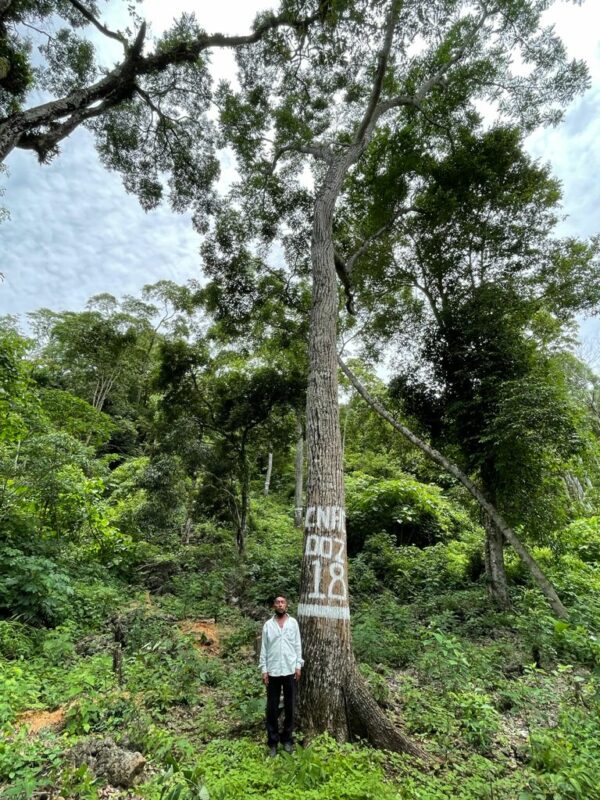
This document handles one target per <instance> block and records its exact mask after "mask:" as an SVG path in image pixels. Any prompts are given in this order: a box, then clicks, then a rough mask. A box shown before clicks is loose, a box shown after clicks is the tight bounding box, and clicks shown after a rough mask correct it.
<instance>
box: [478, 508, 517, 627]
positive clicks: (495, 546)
mask: <svg viewBox="0 0 600 800" xmlns="http://www.w3.org/2000/svg"><path fill="white" fill-rule="evenodd" d="M483 527H484V530H485V574H486V579H487V588H488V595H489V598H490V600H491V601H492V603H493V604H494V605H495V606H497V607H498V608H499V609H501V610H503V611H507V610H508V609H509V608H510V607H511V603H510V597H509V594H508V581H507V578H506V569H505V566H504V537H503V536H502V533H501V532H500V531H499V530H498V528H497V527H496V526H495V525H494V523H493V521H492V519H491V518H490V516H489V514H487V513H484V515H483Z"/></svg>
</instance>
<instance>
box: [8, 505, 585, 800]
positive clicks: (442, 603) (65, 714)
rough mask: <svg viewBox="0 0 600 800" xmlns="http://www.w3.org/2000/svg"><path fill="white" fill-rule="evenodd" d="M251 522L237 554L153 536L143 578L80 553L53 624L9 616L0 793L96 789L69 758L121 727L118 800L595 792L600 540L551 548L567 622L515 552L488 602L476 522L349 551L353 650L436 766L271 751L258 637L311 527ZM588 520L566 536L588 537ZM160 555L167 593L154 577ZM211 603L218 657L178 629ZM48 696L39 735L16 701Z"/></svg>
mask: <svg viewBox="0 0 600 800" xmlns="http://www.w3.org/2000/svg"><path fill="white" fill-rule="evenodd" d="M254 518H255V519H256V523H255V525H254V528H253V532H252V536H251V537H249V542H248V551H247V554H246V556H245V559H244V561H243V563H242V565H241V567H240V566H239V562H238V560H237V556H236V554H235V551H234V548H233V547H229V548H228V547H227V544H226V540H225V531H223V530H221V529H219V528H218V527H215V526H213V527H212V528H211V527H210V526H205V527H204V528H203V529H202V530H201V531H200V533H199V534H198V536H197V537H196V538H194V540H193V541H192V542H190V544H189V545H188V546H180V545H178V546H177V547H175V548H168V547H164V548H161V547H159V546H158V545H156V544H155V545H153V546H152V547H151V548H147V549H146V550H145V556H144V558H145V559H146V560H145V561H144V562H143V568H142V569H139V570H138V572H137V574H138V580H137V582H136V583H131V582H127V581H125V580H124V579H123V577H122V576H119V572H118V570H117V571H116V572H115V571H114V570H113V572H112V577H111V574H109V573H107V574H106V576H105V578H104V580H102V579H101V578H100V577H98V575H96V577H95V578H94V579H91V578H88V580H87V581H85V580H83V576H81V575H80V576H79V579H78V577H77V574H76V571H74V570H73V568H72V567H71V568H70V572H71V574H70V575H69V581H70V584H71V586H72V589H73V591H72V593H71V594H69V595H68V596H67V597H66V599H65V602H66V603H67V605H66V606H65V610H63V612H62V621H61V623H60V624H58V625H56V626H54V627H48V626H46V627H44V626H39V625H34V624H32V623H31V621H30V622H27V621H25V620H24V619H14V618H13V619H4V620H1V621H0V681H1V683H2V693H1V700H0V724H1V725H2V740H1V742H0V786H2V789H1V795H2V797H6V798H33V797H41V796H47V797H53V796H55V797H56V796H58V795H61V796H63V797H73V798H85V799H86V800H96V798H98V797H99V796H100V795H99V792H100V790H101V789H102V786H103V784H102V781H100V780H98V779H96V778H95V777H94V776H93V774H92V773H91V772H90V771H89V770H87V769H86V768H81V767H79V768H74V767H72V766H69V765H68V763H67V761H66V760H65V758H64V753H65V751H66V750H68V748H69V747H70V746H72V745H73V744H74V743H75V742H77V741H80V740H81V739H84V738H86V737H89V736H98V737H104V736H111V737H113V738H114V739H115V740H117V741H118V742H121V743H124V744H125V745H127V746H128V747H132V748H134V749H138V750H140V751H141V752H142V753H143V754H144V756H145V757H146V759H147V762H148V763H147V766H146V770H145V772H144V775H143V777H142V780H141V783H140V784H139V785H137V786H136V787H135V788H134V789H130V790H125V789H123V790H121V796H122V797H131V796H135V797H143V798H148V799H149V800H153V799H154V798H155V799H156V800H177V799H178V798H210V800H229V799H230V798H231V800H233V799H234V798H235V799H236V800H237V798H246V797H247V798H254V797H255V798H271V800H288V798H289V800H292V799H293V800H309V798H310V799H311V800H312V798H315V799H316V798H319V800H337V799H338V798H339V800H342V798H344V799H345V800H368V798H373V800H375V799H376V798H377V799H379V798H382V799H383V800H386V799H387V798H390V800H391V799H392V798H396V799H400V798H411V799H412V800H417V799H418V800H438V798H440V800H441V798H464V799H465V800H467V798H473V800H475V798H522V800H526V799H531V800H538V799H539V800H545V799H546V798H556V799H557V800H558V798H569V800H584V798H585V800H590V799H592V800H593V798H594V797H599V796H600V794H599V793H598V788H597V787H598V786H600V691H599V688H600V683H599V680H600V640H599V639H598V638H596V633H595V632H594V629H593V628H592V627H591V622H592V620H593V619H594V618H597V615H598V607H597V603H598V600H597V598H598V593H597V592H595V591H589V590H590V589H594V588H595V587H596V588H597V583H594V582H597V581H598V567H597V562H596V560H595V552H594V551H593V538H594V537H593V536H592V537H590V541H589V542H587V543H586V545H585V553H584V554H585V555H586V560H585V561H583V560H582V559H581V555H582V553H581V548H580V550H579V551H576V549H575V548H574V547H569V549H568V552H565V553H564V554H563V555H558V556H557V557H556V559H555V561H554V563H551V562H550V559H548V564H547V567H548V569H549V571H551V573H552V575H553V577H554V578H555V580H556V581H557V583H559V584H562V585H564V586H565V587H567V586H569V587H571V606H572V608H573V619H572V622H570V623H564V622H558V621H556V620H554V619H553V618H552V617H551V615H550V614H549V613H548V611H547V610H546V608H545V606H544V604H543V602H542V600H541V598H540V597H539V596H538V594H537V593H536V592H534V591H533V590H532V589H531V588H529V586H528V585H527V584H526V583H525V581H524V579H523V576H521V575H520V568H519V565H518V564H517V563H513V562H510V561H509V572H510V573H511V575H512V578H513V581H514V585H513V589H512V597H513V603H514V609H513V611H511V612H510V613H509V612H505V613H498V612H496V611H494V610H493V609H492V608H491V607H490V604H489V601H488V599H487V596H486V592H485V587H484V586H483V584H482V582H481V581H480V580H479V579H478V578H474V573H476V569H475V562H476V556H475V553H476V551H477V544H478V543H477V535H478V534H477V531H476V529H473V528H468V529H467V530H465V532H464V536H463V537H462V538H458V539H455V538H454V539H452V540H451V541H449V542H443V541H442V542H438V543H436V544H432V545H430V546H428V547H424V548H416V547H414V546H412V545H406V546H402V545H398V544H396V543H395V542H394V541H393V538H392V537H391V536H390V535H389V534H384V533H381V534H378V535H377V536H372V537H370V539H369V540H368V541H367V542H366V545H365V547H364V549H363V550H362V551H361V553H360V555H358V556H356V557H355V558H354V560H353V564H352V575H351V586H352V588H353V605H354V609H353V610H354V614H353V626H354V628H353V629H354V648H355V652H356V655H357V658H358V660H359V662H360V664H361V670H362V672H363V674H364V675H365V676H366V678H367V680H368V681H369V683H370V685H371V687H372V691H373V693H374V696H375V697H376V698H377V700H378V702H379V703H380V704H381V705H382V706H383V707H384V708H385V709H386V712H387V713H388V714H391V715H392V716H394V717H395V718H397V719H398V721H401V724H403V725H404V727H405V729H406V730H407V732H408V733H409V734H410V735H411V736H413V737H414V738H415V739H418V740H419V741H420V742H421V743H422V744H423V746H424V747H425V748H426V749H427V751H428V752H429V754H430V757H431V761H430V763H429V764H428V765H426V766H425V767H424V766H423V765H419V764H417V763H416V762H415V761H413V760H411V759H409V758H406V757H403V756H399V755H392V754H388V753H380V752H375V751H374V750H372V749H371V748H369V747H367V746H366V745H364V744H361V743H360V742H355V743H353V744H350V745H339V744H337V743H335V742H334V741H332V740H331V739H328V738H327V737H322V738H320V739H318V740H316V741H314V742H311V743H310V744H309V745H308V746H306V747H302V746H300V747H299V748H298V750H297V752H296V753H295V755H294V756H292V757H290V756H288V755H287V754H282V755H281V756H279V757H278V758H277V759H276V761H275V762H274V763H273V762H272V761H269V760H268V759H267V758H266V753H265V747H264V743H263V738H264V734H263V728H262V718H263V712H264V699H263V691H262V686H261V684H260V680H259V677H258V674H257V670H256V667H255V654H254V641H255V637H256V633H257V631H258V629H259V625H260V618H261V615H264V614H266V613H267V612H266V608H265V602H266V599H267V598H268V596H269V594H270V592H271V591H272V587H273V579H274V576H275V575H277V576H278V577H280V578H281V585H282V586H283V589H282V590H285V591H287V592H288V593H289V594H291V595H292V596H293V591H294V586H295V585H297V584H296V581H297V568H298V562H299V546H300V538H299V534H298V532H297V531H295V530H294V529H293V527H292V526H291V524H290V523H289V521H288V516H287V513H286V512H285V510H284V508H283V505H282V503H281V502H280V501H279V500H273V499H265V500H261V501H260V503H257V504H255V506H254ZM584 524H587V523H584V522H581V523H579V526H581V525H584ZM578 530H579V528H578V526H577V525H575V526H571V529H570V533H569V535H570V536H572V537H573V539H574V540H576V541H579V539H578V538H577V537H580V534H579V533H578ZM273 532H276V536H273ZM590 553H591V555H590ZM538 556H539V557H540V558H541V559H543V558H544V552H543V551H540V552H539V553H538ZM137 557H139V553H138V555H137V556H136V558H137ZM165 564H168V569H167V573H166V575H167V577H166V578H165V579H164V581H163V585H162V586H161V590H160V591H159V592H155V591H150V590H149V589H148V586H147V584H148V583H150V584H152V576H153V575H154V574H155V573H154V570H155V569H159V568H160V569H163V568H164V566H165ZM64 569H65V570H66V569H67V567H66V566H65V567H64ZM586 590H588V591H586ZM40 591H42V589H40ZM232 598H233V599H232ZM209 616H210V617H211V618H216V628H215V630H216V631H218V635H219V638H220V641H219V648H218V651H216V648H214V647H212V648H211V646H210V642H208V641H207V640H203V639H202V638H200V640H199V639H198V638H197V637H194V636H193V635H192V634H187V633H185V632H184V631H185V630H186V627H185V624H181V623H182V621H183V620H188V621H189V620H198V619H206V618H207V617H209ZM115 618H119V619H120V620H121V621H122V624H123V625H124V626H125V629H126V636H125V642H124V648H123V664H122V673H123V674H122V682H121V684H119V681H118V677H117V675H116V674H115V672H114V671H113V669H112V654H113V649H114V642H113V635H112V630H113V629H112V627H111V624H110V621H111V620H113V621H114V619H115ZM211 624H212V623H211ZM56 709H60V710H61V712H62V716H61V722H60V725H59V727H58V728H54V729H52V728H50V729H42V730H40V731H39V732H37V733H36V734H29V733H28V732H27V728H26V727H25V724H24V721H25V720H28V719H31V716H28V717H25V718H24V717H23V716H22V715H23V713H24V712H37V713H40V712H46V711H53V710H56ZM114 791H115V792H117V790H116V789H115V790H114ZM127 792H129V794H127ZM45 793H46V794H45ZM132 793H133V795H132ZM115 796H116V795H115Z"/></svg>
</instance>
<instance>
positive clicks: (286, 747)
mask: <svg viewBox="0 0 600 800" xmlns="http://www.w3.org/2000/svg"><path fill="white" fill-rule="evenodd" d="M283 749H284V750H285V752H286V753H293V752H294V745H293V744H292V743H291V742H285V744H284V745H283Z"/></svg>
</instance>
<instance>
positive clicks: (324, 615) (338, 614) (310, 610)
mask: <svg viewBox="0 0 600 800" xmlns="http://www.w3.org/2000/svg"><path fill="white" fill-rule="evenodd" d="M297 614H298V616H299V617H319V618H321V619H350V609H349V608H348V606H320V605H317V604H316V603H299V604H298V610H297Z"/></svg>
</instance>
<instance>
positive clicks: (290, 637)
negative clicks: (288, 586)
mask: <svg viewBox="0 0 600 800" xmlns="http://www.w3.org/2000/svg"><path fill="white" fill-rule="evenodd" d="M273 609H274V611H275V613H274V615H273V616H272V617H271V619H268V620H267V621H266V622H265V624H264V625H263V632H262V643H261V648H260V660H259V664H258V666H259V667H260V670H261V672H262V679H263V683H264V684H265V686H266V687H267V736H268V741H269V755H270V756H276V755H277V744H278V742H279V698H280V697H281V690H282V689H283V708H284V713H285V717H284V722H283V733H282V735H281V741H282V742H283V747H284V750H285V751H286V752H287V753H291V752H292V750H293V734H294V707H295V700H296V683H297V682H298V681H299V680H300V673H301V669H302V665H303V664H304V661H303V660H302V643H301V641H300V629H299V627H298V623H297V622H296V620H295V619H294V618H293V617H290V615H289V614H288V613H287V600H286V598H285V597H276V598H275V602H274V603H273Z"/></svg>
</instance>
